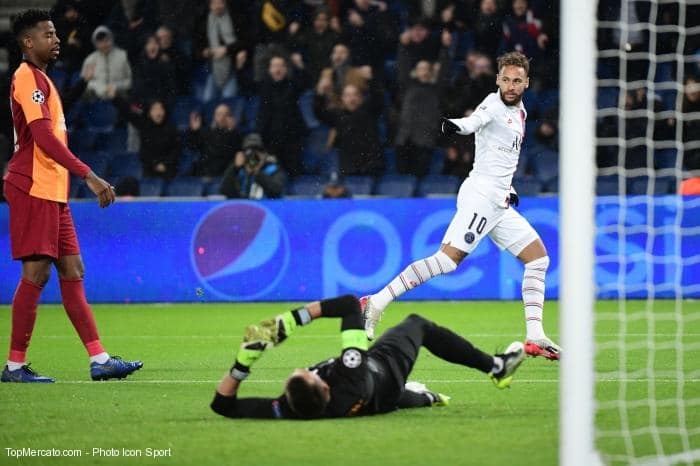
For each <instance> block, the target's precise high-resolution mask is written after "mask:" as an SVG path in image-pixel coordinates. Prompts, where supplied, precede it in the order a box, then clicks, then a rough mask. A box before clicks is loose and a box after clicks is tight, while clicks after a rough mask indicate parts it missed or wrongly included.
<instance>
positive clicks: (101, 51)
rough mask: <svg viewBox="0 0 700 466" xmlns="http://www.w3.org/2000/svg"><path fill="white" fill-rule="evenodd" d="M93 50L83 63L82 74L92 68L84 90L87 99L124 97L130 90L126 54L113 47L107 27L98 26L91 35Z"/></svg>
mask: <svg viewBox="0 0 700 466" xmlns="http://www.w3.org/2000/svg"><path fill="white" fill-rule="evenodd" d="M92 43H93V44H94V45H95V48H96V49H97V50H95V51H94V52H92V53H91V54H90V55H88V56H87V58H86V59H85V61H84V62H83V68H82V72H83V73H84V72H85V69H86V68H88V67H94V68H95V72H94V77H93V79H91V80H90V82H89V83H88V85H87V89H86V96H87V97H88V98H95V97H97V98H99V99H111V98H113V97H114V96H115V95H119V96H122V97H123V96H125V95H126V93H127V92H128V91H129V90H130V89H131V66H130V65H129V60H128V59H127V56H126V52H125V51H124V50H122V49H120V48H119V47H117V46H115V45H114V39H113V37H112V31H110V29H109V28H108V27H107V26H98V27H97V29H95V31H94V32H93V33H92Z"/></svg>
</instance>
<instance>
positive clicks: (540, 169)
mask: <svg viewBox="0 0 700 466" xmlns="http://www.w3.org/2000/svg"><path fill="white" fill-rule="evenodd" d="M529 162H530V166H531V167H532V171H533V175H534V176H535V178H537V179H538V180H540V181H541V182H542V183H547V182H548V181H549V180H551V179H552V178H554V177H556V176H558V175H559V154H558V153H557V152H555V151H553V150H551V149H546V148H545V149H542V150H540V151H537V152H535V153H534V154H533V155H532V156H531V157H530V160H529Z"/></svg>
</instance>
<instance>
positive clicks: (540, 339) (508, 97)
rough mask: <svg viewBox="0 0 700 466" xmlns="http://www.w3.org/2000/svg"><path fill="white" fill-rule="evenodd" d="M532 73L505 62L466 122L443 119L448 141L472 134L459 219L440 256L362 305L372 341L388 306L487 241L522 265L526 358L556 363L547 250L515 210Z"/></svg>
mask: <svg viewBox="0 0 700 466" xmlns="http://www.w3.org/2000/svg"><path fill="white" fill-rule="evenodd" d="M529 69H530V64H529V62H528V59H527V57H525V56H524V55H523V54H521V53H519V52H509V53H506V54H504V55H502V56H501V57H499V58H498V74H497V75H496V84H497V85H498V91H497V92H494V93H492V94H489V95H488V96H487V97H486V98H485V99H484V100H483V102H481V104H479V107H478V108H477V109H476V110H475V111H474V113H472V114H471V115H470V116H469V117H467V118H458V119H447V118H443V119H442V125H441V129H442V132H443V133H444V134H454V133H457V134H462V135H467V134H471V133H475V138H476V154H475V157H474V168H473V169H472V171H471V173H470V174H469V177H467V179H465V180H464V182H463V183H462V186H461V187H460V188H459V193H458V194H457V213H456V214H455V216H454V217H453V218H452V221H451V222H450V225H449V226H448V227H447V231H446V232H445V236H444V237H443V239H442V245H441V246H440V250H439V251H437V252H436V253H435V254H433V255H432V256H430V257H426V258H424V259H420V260H418V261H416V262H414V263H412V264H411V265H409V266H408V267H406V268H405V269H404V270H403V272H401V273H400V274H399V275H398V276H397V277H395V278H394V279H393V280H392V281H391V282H390V283H389V284H388V285H387V286H385V287H384V288H383V289H382V290H380V291H379V292H378V293H375V294H373V295H370V296H365V297H363V298H361V300H360V302H361V305H362V308H363V310H364V316H365V331H366V333H367V336H368V337H369V338H370V339H371V338H374V328H375V327H376V325H377V322H378V321H379V319H380V318H381V315H382V313H383V312H384V309H385V308H386V307H387V306H388V305H389V303H391V301H393V300H394V299H396V298H398V297H399V296H401V295H402V294H403V293H405V292H406V291H408V290H411V289H413V288H415V287H417V286H419V285H421V284H423V283H425V282H426V281H428V280H430V279H431V278H433V277H435V276H438V275H441V274H445V273H449V272H452V271H453V270H455V269H456V268H457V266H458V265H459V264H460V263H461V262H462V261H463V260H464V258H465V257H467V255H468V254H469V253H470V252H472V251H473V250H474V248H476V246H477V245H478V244H479V242H480V241H481V240H482V239H483V238H484V237H485V236H488V237H489V238H491V240H492V241H493V242H495V243H496V245H498V247H499V248H501V249H506V250H508V252H510V253H511V254H513V255H514V256H516V257H517V258H518V259H519V260H520V261H521V262H522V263H523V264H524V265H525V271H524V274H523V285H522V296H523V303H524V305H525V325H526V329H527V339H526V341H525V351H526V353H527V354H529V355H531V356H543V357H545V358H547V359H551V360H558V359H559V355H560V353H561V348H560V347H559V346H558V345H557V344H556V343H554V342H553V341H552V340H551V339H549V338H548V337H547V336H546V335H545V333H544V329H543V328H542V309H543V306H544V283H545V274H546V273H547V267H548V266H549V257H548V256H547V250H546V249H545V247H544V244H543V243H542V240H541V239H540V237H539V235H538V234H537V232H536V231H535V229H534V228H533V227H532V226H531V225H530V223H528V221H527V220H525V218H524V217H523V216H522V215H520V214H519V213H518V212H517V211H516V210H515V209H514V208H513V207H512V206H513V205H517V203H518V196H517V194H516V193H515V190H514V189H513V188H512V186H511V182H512V180H513V173H515V169H516V168H517V166H518V159H519V157H520V147H521V145H522V142H523V138H524V136H525V118H526V116H527V113H526V112H525V107H524V105H523V103H522V96H523V93H524V92H525V89H527V87H528V85H529V78H528V73H529Z"/></svg>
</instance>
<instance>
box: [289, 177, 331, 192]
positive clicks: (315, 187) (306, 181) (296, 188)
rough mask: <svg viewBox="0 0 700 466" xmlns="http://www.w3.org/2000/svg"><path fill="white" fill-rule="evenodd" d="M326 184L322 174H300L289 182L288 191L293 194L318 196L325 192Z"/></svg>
mask: <svg viewBox="0 0 700 466" xmlns="http://www.w3.org/2000/svg"><path fill="white" fill-rule="evenodd" d="M324 185H325V182H324V180H323V179H322V178H321V177H320V176H310V175H304V176H298V177H296V178H294V179H293V180H292V182H291V183H289V186H288V189H287V192H288V194H290V195H292V196H305V197H318V196H320V195H321V192H323V186H324Z"/></svg>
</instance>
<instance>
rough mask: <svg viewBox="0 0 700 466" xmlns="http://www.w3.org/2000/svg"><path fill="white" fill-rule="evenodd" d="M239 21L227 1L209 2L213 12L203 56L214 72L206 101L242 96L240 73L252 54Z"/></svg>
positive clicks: (211, 12) (205, 92)
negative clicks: (245, 41)
mask: <svg viewBox="0 0 700 466" xmlns="http://www.w3.org/2000/svg"><path fill="white" fill-rule="evenodd" d="M236 20H238V21H239V22H240V21H241V19H239V18H236V19H235V20H234V16H233V15H232V14H231V12H230V11H229V9H228V7H227V5H226V2H225V1H224V0H209V13H208V14H207V16H206V19H205V23H204V24H205V26H206V27H205V34H204V35H203V37H204V38H205V39H206V40H205V42H204V43H203V44H201V45H202V46H201V47H200V50H199V55H200V56H201V57H202V58H204V59H206V60H209V64H210V67H211V70H210V71H211V73H210V75H209V76H208V78H207V82H206V85H205V89H204V95H203V96H202V98H203V100H204V101H205V102H208V101H211V100H213V99H215V98H217V97H234V96H235V95H236V94H237V93H238V79H237V77H236V71H237V70H240V69H242V68H243V66H244V65H245V63H246V61H247V59H248V52H247V50H246V49H245V44H244V42H243V40H242V38H241V37H240V34H239V31H238V30H237V27H236V26H237V21H236Z"/></svg>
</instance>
